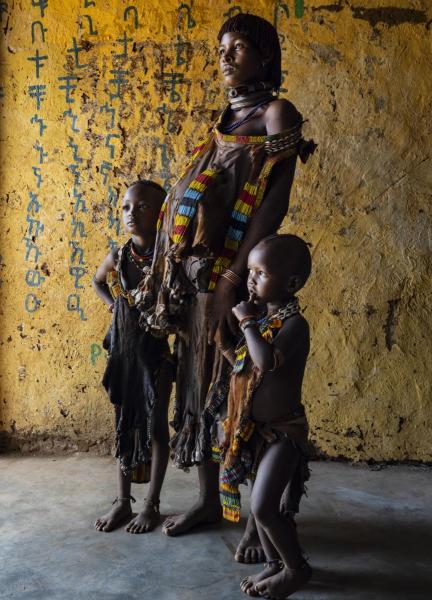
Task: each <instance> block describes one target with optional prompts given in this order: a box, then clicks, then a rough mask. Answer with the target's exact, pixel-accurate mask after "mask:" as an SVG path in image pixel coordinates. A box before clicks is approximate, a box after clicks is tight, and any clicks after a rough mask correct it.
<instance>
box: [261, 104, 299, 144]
mask: <svg viewBox="0 0 432 600" xmlns="http://www.w3.org/2000/svg"><path fill="white" fill-rule="evenodd" d="M264 116H265V122H266V129H267V135H275V134H276V133H281V131H284V130H285V129H290V127H293V126H294V125H296V124H297V123H298V122H299V121H300V120H301V118H302V116H301V114H300V113H299V111H298V110H297V109H296V107H295V106H294V104H293V103H292V102H290V101H289V100H285V99H284V98H280V99H278V100H274V101H273V102H270V104H269V105H268V107H267V110H266V111H265V114H264Z"/></svg>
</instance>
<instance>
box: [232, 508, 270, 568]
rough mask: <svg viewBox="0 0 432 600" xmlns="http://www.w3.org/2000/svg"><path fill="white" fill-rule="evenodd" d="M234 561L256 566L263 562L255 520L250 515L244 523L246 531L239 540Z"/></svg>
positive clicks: (262, 552)
mask: <svg viewBox="0 0 432 600" xmlns="http://www.w3.org/2000/svg"><path fill="white" fill-rule="evenodd" d="M234 559H235V560H236V561H237V562H239V563H247V564H251V565H252V564H256V563H263V562H264V561H265V554H264V550H263V548H262V546H261V542H260V539H259V536H258V531H257V528H256V523H255V519H254V517H253V515H252V513H249V517H248V520H247V523H246V529H245V532H244V534H243V537H242V539H241V540H240V543H239V545H238V546H237V550H236V553H235V556H234Z"/></svg>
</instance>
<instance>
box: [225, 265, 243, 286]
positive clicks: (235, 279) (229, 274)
mask: <svg viewBox="0 0 432 600" xmlns="http://www.w3.org/2000/svg"><path fill="white" fill-rule="evenodd" d="M221 277H224V278H225V279H226V280H227V281H229V282H230V283H231V285H233V286H234V287H238V286H239V285H240V284H241V282H242V279H241V277H239V276H238V275H237V273H234V271H231V269H225V271H224V272H223V273H222V274H221Z"/></svg>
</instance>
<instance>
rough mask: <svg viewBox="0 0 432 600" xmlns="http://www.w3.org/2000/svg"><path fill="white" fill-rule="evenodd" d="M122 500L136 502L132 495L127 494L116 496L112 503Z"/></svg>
mask: <svg viewBox="0 0 432 600" xmlns="http://www.w3.org/2000/svg"><path fill="white" fill-rule="evenodd" d="M122 500H130V501H131V502H133V503H134V504H135V502H136V500H135V498H134V497H133V496H127V498H120V497H119V496H117V498H116V499H115V500H113V504H117V502H121V501H122Z"/></svg>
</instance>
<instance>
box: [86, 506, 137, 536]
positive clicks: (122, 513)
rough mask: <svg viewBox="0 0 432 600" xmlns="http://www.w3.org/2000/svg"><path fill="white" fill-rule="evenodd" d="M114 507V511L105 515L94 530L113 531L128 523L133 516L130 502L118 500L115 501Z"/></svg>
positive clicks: (100, 518)
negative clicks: (125, 522)
mask: <svg viewBox="0 0 432 600" xmlns="http://www.w3.org/2000/svg"><path fill="white" fill-rule="evenodd" d="M113 504H114V506H113V507H112V509H111V510H110V511H109V512H107V513H106V515H103V517H99V519H96V521H95V522H94V528H95V529H96V530H97V531H105V532H108V531H112V530H113V529H116V527H119V526H120V525H122V523H124V521H126V520H127V519H130V518H131V516H132V508H131V503H130V500H129V499H128V500H117V501H114V503H113Z"/></svg>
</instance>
